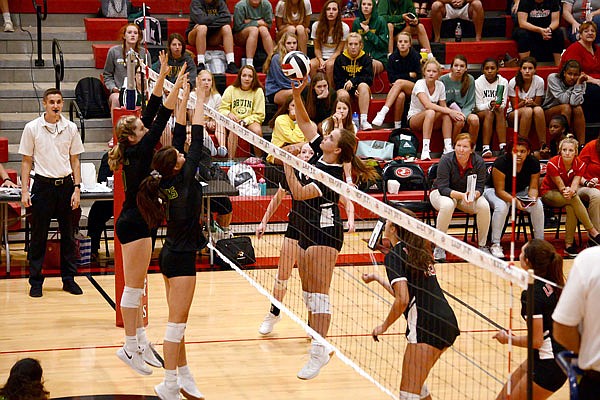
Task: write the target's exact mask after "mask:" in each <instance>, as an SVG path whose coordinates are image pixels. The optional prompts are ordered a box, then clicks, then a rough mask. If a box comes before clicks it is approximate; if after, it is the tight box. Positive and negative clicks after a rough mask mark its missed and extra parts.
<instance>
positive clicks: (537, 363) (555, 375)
mask: <svg viewBox="0 0 600 400" xmlns="http://www.w3.org/2000/svg"><path fill="white" fill-rule="evenodd" d="M566 380H567V376H566V375H565V373H564V372H563V370H562V369H560V367H559V366H558V364H557V363H556V360H555V359H553V358H551V359H549V360H540V359H538V358H535V359H534V360H533V381H534V382H535V383H536V384H537V385H538V386H540V387H541V388H544V389H546V390H549V391H551V392H556V391H557V390H558V389H560V388H561V387H562V385H564V383H565V381H566Z"/></svg>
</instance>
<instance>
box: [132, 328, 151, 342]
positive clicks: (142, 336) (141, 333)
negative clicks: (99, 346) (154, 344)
mask: <svg viewBox="0 0 600 400" xmlns="http://www.w3.org/2000/svg"><path fill="white" fill-rule="evenodd" d="M135 336H136V337H137V341H138V344H139V345H140V346H146V345H147V344H148V337H147V336H146V328H137V329H136V330H135Z"/></svg>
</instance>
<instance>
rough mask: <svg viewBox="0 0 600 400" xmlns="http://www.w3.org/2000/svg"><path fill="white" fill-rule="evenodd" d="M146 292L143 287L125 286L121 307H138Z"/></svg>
mask: <svg viewBox="0 0 600 400" xmlns="http://www.w3.org/2000/svg"><path fill="white" fill-rule="evenodd" d="M143 294H144V289H142V288H139V289H138V288H132V287H129V286H125V288H124V289H123V295H122V296H121V307H123V308H138V307H139V306H140V302H141V299H142V295H143Z"/></svg>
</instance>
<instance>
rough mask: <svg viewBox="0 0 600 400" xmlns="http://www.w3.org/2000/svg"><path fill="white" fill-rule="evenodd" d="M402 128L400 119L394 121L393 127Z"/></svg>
mask: <svg viewBox="0 0 600 400" xmlns="http://www.w3.org/2000/svg"><path fill="white" fill-rule="evenodd" d="M398 128H402V121H394V129H398Z"/></svg>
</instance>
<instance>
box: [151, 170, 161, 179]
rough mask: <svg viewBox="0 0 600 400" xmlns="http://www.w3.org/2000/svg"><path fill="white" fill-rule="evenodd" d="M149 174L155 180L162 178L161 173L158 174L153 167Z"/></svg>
mask: <svg viewBox="0 0 600 400" xmlns="http://www.w3.org/2000/svg"><path fill="white" fill-rule="evenodd" d="M150 176H151V177H153V178H154V179H157V180H158V179H160V178H162V175H161V174H160V172H158V171H157V170H155V169H153V170H152V172H150Z"/></svg>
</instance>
